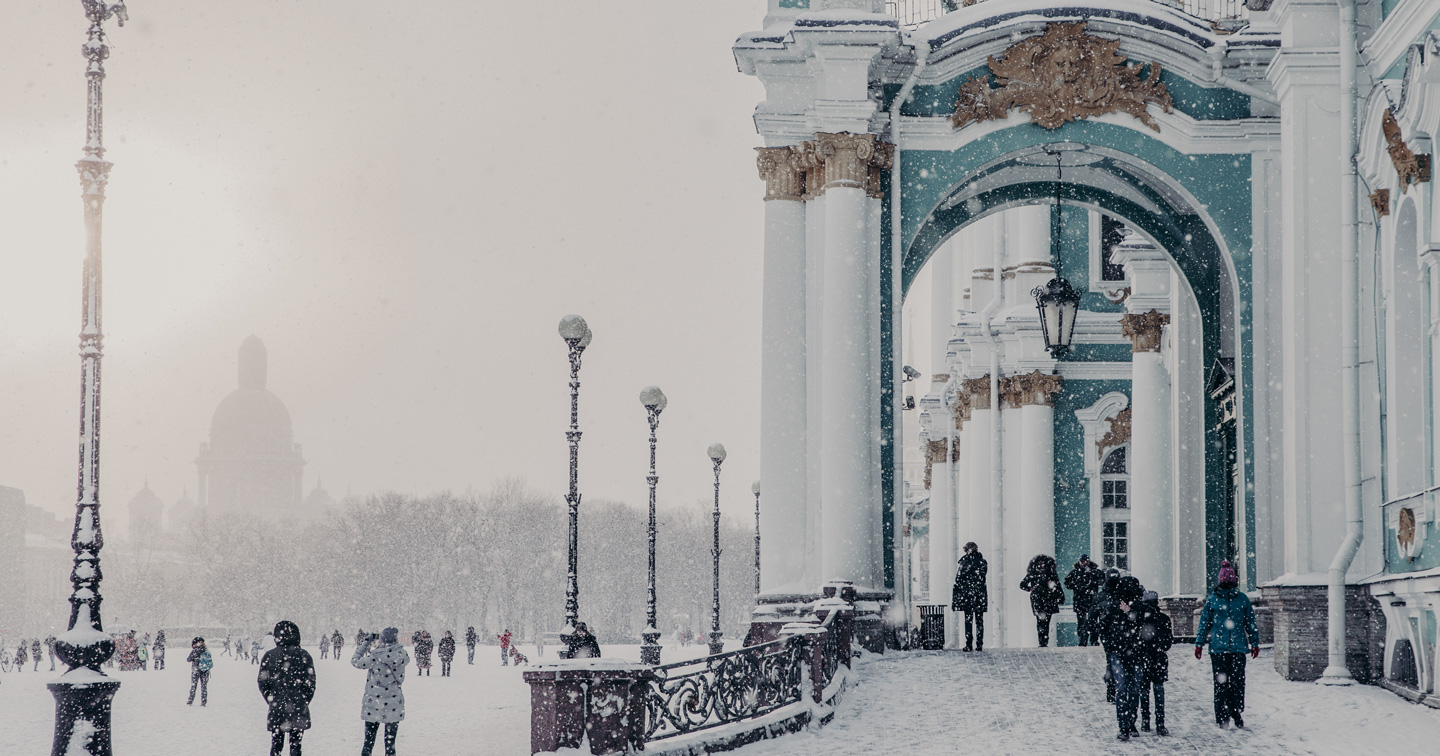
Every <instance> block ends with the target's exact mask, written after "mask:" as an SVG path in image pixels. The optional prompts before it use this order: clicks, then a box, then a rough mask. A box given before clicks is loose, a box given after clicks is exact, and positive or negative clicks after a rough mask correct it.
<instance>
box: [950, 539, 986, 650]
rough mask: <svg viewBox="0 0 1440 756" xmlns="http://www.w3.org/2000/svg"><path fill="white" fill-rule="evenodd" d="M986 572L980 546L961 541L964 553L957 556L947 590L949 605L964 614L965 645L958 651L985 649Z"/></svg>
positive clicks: (972, 542)
mask: <svg viewBox="0 0 1440 756" xmlns="http://www.w3.org/2000/svg"><path fill="white" fill-rule="evenodd" d="M989 572H990V564H989V563H988V562H986V561H985V557H984V556H983V555H981V553H980V547H979V546H976V545H975V542H974V541H971V542H969V543H967V544H965V556H962V557H960V562H959V566H958V567H957V568H956V570H955V587H954V588H953V589H951V591H950V608H951V609H954V610H955V611H957V612H964V613H965V648H963V649H961V650H962V651H971V650H975V651H984V650H985V611H986V610H987V609H989V608H990V600H989V594H987V593H986V591H985V576H986V575H988V574H989ZM976 635H978V636H979V638H978V640H977V639H975V636H976Z"/></svg>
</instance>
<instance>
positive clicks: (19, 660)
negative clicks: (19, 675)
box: [15, 638, 30, 672]
mask: <svg viewBox="0 0 1440 756" xmlns="http://www.w3.org/2000/svg"><path fill="white" fill-rule="evenodd" d="M25 646H26V641H25V639H24V638H21V639H20V645H19V646H17V647H16V648H15V671H16V672H24V671H25V663H26V662H28V661H30V653H29V652H28V651H26V650H25Z"/></svg>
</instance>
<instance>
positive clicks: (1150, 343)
mask: <svg viewBox="0 0 1440 756" xmlns="http://www.w3.org/2000/svg"><path fill="white" fill-rule="evenodd" d="M1169 322H1170V316H1169V315H1166V314H1164V313H1160V312H1157V311H1155V310H1150V311H1149V312H1146V313H1143V314H1138V315H1137V314H1130V315H1126V316H1124V317H1123V318H1122V319H1121V327H1122V328H1123V330H1124V333H1125V335H1126V336H1129V337H1130V338H1131V340H1132V347H1131V348H1132V351H1133V354H1132V355H1131V362H1132V365H1131V376H1132V377H1131V401H1130V406H1131V407H1132V409H1133V414H1132V419H1131V425H1130V428H1131V432H1130V433H1131V435H1130V457H1131V459H1130V463H1131V468H1130V571H1131V572H1133V573H1134V574H1135V576H1136V577H1138V578H1140V582H1141V583H1144V584H1145V587H1146V588H1149V589H1151V590H1154V591H1157V592H1159V593H1160V594H1161V595H1165V594H1168V593H1173V592H1174V582H1175V581H1174V564H1173V561H1172V560H1173V554H1174V546H1173V543H1172V541H1171V538H1172V535H1173V532H1174V525H1173V519H1172V518H1173V516H1174V515H1173V513H1174V495H1173V493H1172V492H1173V489H1172V487H1171V485H1172V472H1173V471H1172V470H1171V469H1170V463H1171V459H1170V417H1171V414H1170V412H1171V411H1170V374H1169V373H1168V372H1167V371H1166V370H1165V363H1164V359H1163V357H1162V355H1161V354H1160V340H1161V336H1162V334H1163V332H1164V327H1165V324H1167V323H1169Z"/></svg>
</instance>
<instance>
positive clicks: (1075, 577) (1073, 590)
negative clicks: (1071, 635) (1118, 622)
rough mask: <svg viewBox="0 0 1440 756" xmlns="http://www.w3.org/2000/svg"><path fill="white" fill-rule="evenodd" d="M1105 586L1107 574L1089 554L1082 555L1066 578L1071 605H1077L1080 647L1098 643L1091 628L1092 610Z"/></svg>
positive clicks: (1076, 613)
mask: <svg viewBox="0 0 1440 756" xmlns="http://www.w3.org/2000/svg"><path fill="white" fill-rule="evenodd" d="M1104 584H1105V573H1103V572H1101V571H1100V568H1099V567H1097V566H1096V565H1095V563H1094V562H1092V561H1090V555H1089V554H1081V555H1080V561H1078V562H1076V563H1075V567H1074V568H1073V569H1071V570H1070V572H1069V574H1067V575H1066V576H1065V587H1066V588H1069V589H1070V595H1071V597H1072V598H1071V603H1072V604H1074V605H1075V631H1076V633H1078V634H1079V635H1080V645H1082V646H1092V645H1094V644H1095V643H1096V638H1095V632H1094V631H1093V630H1091V628H1090V610H1091V609H1093V608H1094V607H1095V594H1096V592H1098V591H1099V590H1100V586H1102V585H1104Z"/></svg>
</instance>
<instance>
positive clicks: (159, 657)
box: [150, 630, 165, 672]
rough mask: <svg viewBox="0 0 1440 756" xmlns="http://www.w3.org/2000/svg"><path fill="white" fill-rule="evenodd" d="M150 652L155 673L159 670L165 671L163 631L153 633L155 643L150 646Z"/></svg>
mask: <svg viewBox="0 0 1440 756" xmlns="http://www.w3.org/2000/svg"><path fill="white" fill-rule="evenodd" d="M150 650H151V651H152V652H154V653H153V654H152V655H153V656H154V657H155V671H156V672H159V671H160V670H162V669H165V631H164V630H156V631H155V643H154V644H152V645H151V646H150Z"/></svg>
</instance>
